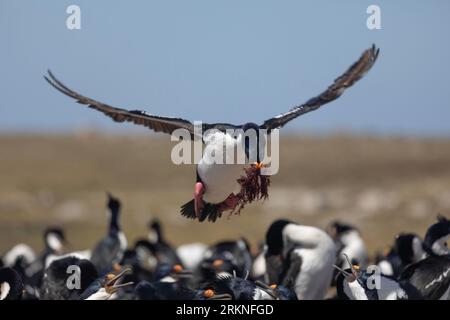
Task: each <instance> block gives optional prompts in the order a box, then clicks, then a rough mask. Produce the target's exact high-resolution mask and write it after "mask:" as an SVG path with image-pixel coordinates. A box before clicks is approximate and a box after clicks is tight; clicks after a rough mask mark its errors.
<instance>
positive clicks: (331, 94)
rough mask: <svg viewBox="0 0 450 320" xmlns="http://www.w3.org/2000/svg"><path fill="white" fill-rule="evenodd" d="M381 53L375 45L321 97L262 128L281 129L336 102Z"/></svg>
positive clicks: (266, 122) (274, 119)
mask: <svg viewBox="0 0 450 320" xmlns="http://www.w3.org/2000/svg"><path fill="white" fill-rule="evenodd" d="M379 51H380V49H377V48H376V47H375V45H373V46H372V47H371V48H370V49H367V50H366V51H364V53H363V54H362V55H361V57H360V58H359V60H358V61H356V62H355V63H354V64H353V65H352V66H351V67H350V68H348V69H347V71H346V72H345V73H344V74H342V75H341V76H340V77H339V78H337V79H336V80H334V83H333V84H332V85H330V86H329V87H328V88H327V89H326V90H325V91H324V92H322V93H321V94H320V95H318V96H316V97H314V98H311V99H309V100H308V101H307V102H305V103H304V104H302V105H299V106H297V107H294V108H292V109H291V110H289V111H288V112H286V113H282V114H280V115H278V116H276V117H273V118H271V119H268V120H266V121H265V122H264V123H263V124H262V126H261V128H263V129H267V130H268V131H270V130H272V129H277V128H281V127H283V126H284V125H285V124H286V123H288V122H289V121H291V120H293V119H295V118H297V117H299V116H301V115H303V114H305V113H308V112H310V111H314V110H316V109H319V108H320V107H321V106H323V105H324V104H327V103H328V102H331V101H333V100H336V99H337V98H339V97H340V96H341V94H342V93H343V92H344V91H345V90H346V89H347V88H349V87H351V86H352V85H353V84H354V83H355V82H357V81H358V80H359V79H361V78H362V77H363V76H364V75H365V74H366V73H367V72H368V71H369V70H370V68H372V66H373V65H374V63H375V61H376V60H377V57H378V53H379Z"/></svg>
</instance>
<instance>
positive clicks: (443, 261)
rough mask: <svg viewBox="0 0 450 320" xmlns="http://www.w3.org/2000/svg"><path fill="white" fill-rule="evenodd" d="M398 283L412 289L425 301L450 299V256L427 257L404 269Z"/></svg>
mask: <svg viewBox="0 0 450 320" xmlns="http://www.w3.org/2000/svg"><path fill="white" fill-rule="evenodd" d="M399 279H400V281H402V282H406V283H408V284H410V285H411V286H412V287H414V288H415V289H416V290H417V291H418V292H420V294H421V296H422V297H423V298H424V299H427V300H448V299H449V297H450V255H444V256H437V255H433V256H429V257H427V258H425V259H423V260H421V261H419V262H416V263H414V264H411V265H409V266H407V267H406V268H405V270H404V271H403V272H402V274H401V275H400V278H399Z"/></svg>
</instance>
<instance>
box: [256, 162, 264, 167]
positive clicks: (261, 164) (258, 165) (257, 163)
mask: <svg viewBox="0 0 450 320" xmlns="http://www.w3.org/2000/svg"><path fill="white" fill-rule="evenodd" d="M255 167H256V168H258V169H261V168H264V163H262V162H259V161H257V162H255Z"/></svg>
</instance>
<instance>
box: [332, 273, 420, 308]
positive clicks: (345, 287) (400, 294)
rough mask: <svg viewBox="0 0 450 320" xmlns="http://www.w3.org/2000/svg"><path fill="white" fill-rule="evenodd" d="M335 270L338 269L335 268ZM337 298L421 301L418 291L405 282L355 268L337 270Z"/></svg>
mask: <svg viewBox="0 0 450 320" xmlns="http://www.w3.org/2000/svg"><path fill="white" fill-rule="evenodd" d="M336 268H338V267H337V266H336ZM338 270H339V275H338V276H337V279H336V289H337V296H338V299H340V300H417V299H422V296H421V294H420V292H419V291H418V290H416V289H415V288H414V287H413V286H411V285H410V284H409V283H408V282H406V281H396V280H395V279H394V278H392V277H388V276H384V275H382V274H377V273H376V270H375V269H374V270H370V271H368V270H366V269H360V268H359V267H357V266H350V268H348V269H346V270H343V269H340V268H339V269H338Z"/></svg>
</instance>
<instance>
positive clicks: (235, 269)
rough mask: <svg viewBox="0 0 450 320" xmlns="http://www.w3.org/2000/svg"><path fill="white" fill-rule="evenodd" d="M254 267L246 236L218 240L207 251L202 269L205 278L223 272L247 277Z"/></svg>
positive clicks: (207, 278)
mask: <svg viewBox="0 0 450 320" xmlns="http://www.w3.org/2000/svg"><path fill="white" fill-rule="evenodd" d="M251 269H252V255H251V253H250V245H249V243H248V241H247V240H246V239H245V238H241V239H239V240H237V241H233V240H229V241H221V242H218V243H216V244H214V245H212V246H211V247H209V248H208V250H207V251H206V252H205V255H204V258H203V261H202V263H201V264H200V271H201V274H202V278H203V280H210V279H214V278H216V276H218V275H221V274H227V275H230V274H231V275H236V276H238V277H242V278H247V277H248V275H249V274H250V272H251Z"/></svg>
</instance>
